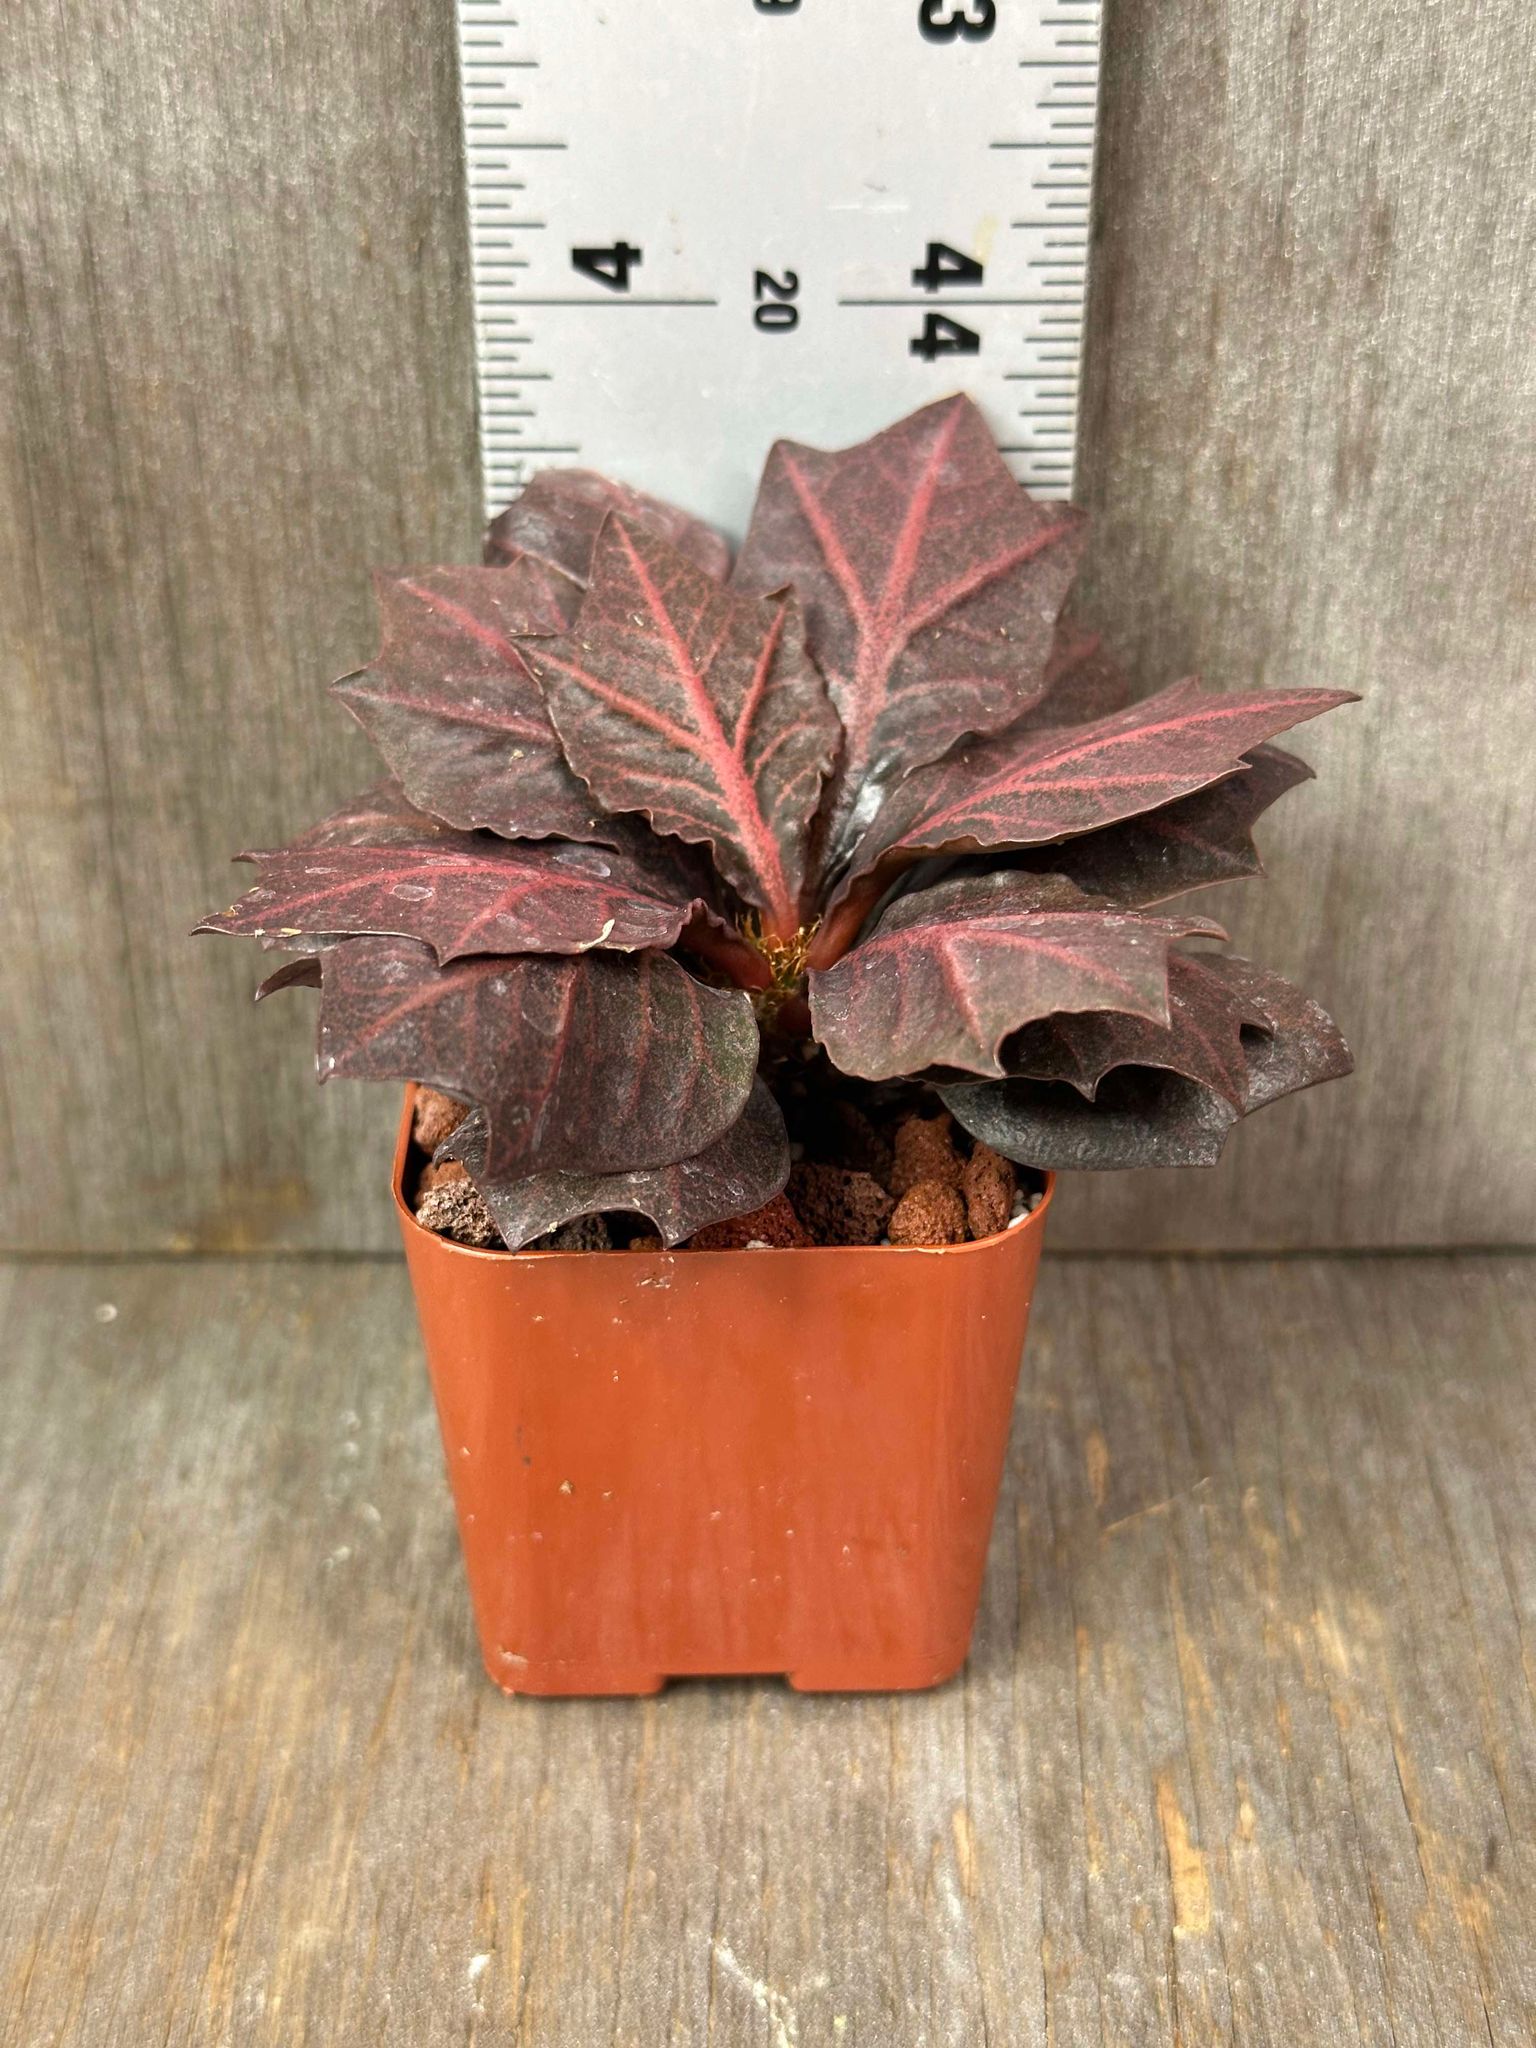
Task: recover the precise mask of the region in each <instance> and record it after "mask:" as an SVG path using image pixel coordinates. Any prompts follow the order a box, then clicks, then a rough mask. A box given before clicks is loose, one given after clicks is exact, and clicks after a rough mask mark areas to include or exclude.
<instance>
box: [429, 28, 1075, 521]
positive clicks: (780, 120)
mask: <svg viewBox="0 0 1536 2048" xmlns="http://www.w3.org/2000/svg"><path fill="white" fill-rule="evenodd" d="M885 10H886V0H844V6H843V7H842V8H837V9H834V10H832V12H831V13H830V15H829V16H828V17H827V18H826V20H825V22H824V24H823V27H824V30H825V32H824V34H823V35H822V36H821V38H820V39H819V41H818V43H817V45H816V46H815V47H814V48H811V47H808V46H807V45H806V43H805V42H804V40H803V38H798V37H796V36H795V35H794V33H793V32H792V30H791V29H790V28H789V26H788V24H786V23H785V22H783V21H779V20H775V19H774V16H773V12H771V11H768V10H761V9H759V10H754V9H751V8H749V7H748V6H747V5H746V0H734V4H733V5H732V6H731V7H726V6H724V5H723V4H722V6H721V7H720V8H719V10H718V12H713V11H711V13H710V19H709V23H708V25H707V26H705V27H701V28H699V29H698V31H697V33H696V34H695V36H694V37H693V38H692V39H691V46H690V66H689V70H688V73H687V76H686V77H683V76H681V75H679V74H678V73H677V72H676V70H675V65H674V64H673V63H672V62H671V60H670V59H669V56H668V52H667V48H666V47H665V45H664V43H658V41H657V39H656V38H655V36H654V35H652V34H651V33H650V32H649V31H648V30H647V29H646V27H645V25H644V23H643V22H641V21H639V20H636V19H634V18H632V13H631V10H628V9H615V8H613V7H611V6H606V5H603V4H601V0H517V12H516V13H515V14H514V13H512V12H510V11H508V8H507V6H506V0H459V6H458V19H459V53H458V54H459V63H460V83H461V94H462V103H463V109H464V116H463V118H464V144H465V159H466V173H467V176H466V183H467V186H468V194H469V196H468V211H469V221H470V235H471V279H472V283H473V289H474V295H475V335H476V355H477V368H478V388H479V393H480V420H479V428H478V443H479V448H480V457H481V465H482V471H483V476H484V481H485V488H486V493H487V505H488V509H489V510H496V509H499V507H500V505H501V504H502V503H504V502H505V499H506V497H507V496H508V495H509V494H510V493H511V492H513V491H515V490H516V489H518V488H519V487H520V486H521V484H522V483H523V482H524V481H525V480H526V478H527V477H528V476H529V475H530V474H531V473H532V472H533V471H534V470H535V469H536V468H537V467H538V466H539V464H540V463H541V462H543V461H545V460H551V461H556V462H558V461H562V460H575V459H577V458H580V457H582V456H583V453H584V451H586V450H588V449H590V450H591V451H592V456H591V459H595V460H596V461H597V462H598V463H599V464H600V466H601V467H603V468H605V469H609V470H611V471H612V473H613V474H615V475H617V476H620V477H622V478H624V479H625V480H626V481H629V482H632V483H635V484H639V485H641V486H642V487H644V488H648V489H652V490H655V491H657V492H659V493H660V494H661V495H663V496H672V497H675V498H676V499H677V500H678V501H679V502H680V503H683V504H686V505H688V506H689V507H690V509H693V510H695V511H698V512H701V513H703V514H704V515H705V516H706V517H713V518H714V519H716V520H717V521H718V522H719V523H721V524H723V525H725V526H727V527H728V528H734V529H736V530H739V529H740V526H741V525H742V524H743V523H744V515H745V510H746V505H745V498H744V493H745V492H746V489H747V480H748V479H749V477H750V475H751V473H752V472H753V471H754V470H755V468H756V466H757V464H758V462H759V461H760V460H761V457H762V455H763V454H765V453H766V448H767V444H768V441H769V440H770V439H772V438H774V437H775V436H777V435H779V434H787V435H789V436H791V437H793V438H795V439H799V440H806V441H810V442H812V443H813V444H815V445H818V446H824V447H831V446H841V445H846V444H847V443H848V442H849V441H852V440H856V439H858V438H859V437H860V436H861V435H863V434H865V433H869V432H872V431H874V430H875V429H876V428H877V427H879V426H880V425H882V424H884V423H885V422H887V421H889V420H890V419H893V418H895V417H898V416H899V415H900V414H901V413H902V412H904V411H907V410H910V409H911V408H912V407H913V406H915V405H919V404H921V403H923V402H924V400H925V399H926V398H929V397H936V396H938V395H939V394H940V393H941V392H942V391H943V390H945V389H949V388H952V387H953V385H954V384H955V383H957V382H958V383H959V384H960V385H961V387H962V388H964V389H966V390H968V391H970V392H971V393H972V395H973V396H975V397H976V398H977V399H978V400H979V401H980V402H981V403H982V404H983V406H984V407H987V408H989V410H990V414H991V417H992V419H993V421H994V423H995V424H996V425H997V426H999V427H1000V428H1001V429H1002V434H1001V436H1000V441H1001V446H1002V450H1003V453H1004V456H1005V459H1006V460H1007V461H1008V463H1009V466H1010V468H1011V469H1012V472H1013V474H1014V475H1015V476H1017V477H1018V478H1019V480H1020V482H1021V483H1022V484H1024V485H1025V486H1026V487H1027V488H1033V489H1037V490H1040V491H1042V492H1045V493H1046V494H1048V495H1052V496H1055V495H1060V494H1062V493H1064V492H1066V491H1068V490H1069V489H1070V484H1071V476H1072V463H1073V443H1074V434H1075V424H1076V417H1075V416H1076V399H1077V392H1078V375H1077V370H1078V361H1079V337H1080V334H1081V329H1082V302H1083V290H1084V284H1085V277H1086V263H1087V254H1088V247H1089V234H1088V229H1089V226H1090V200H1091V173H1092V163H1093V129H1094V111H1095V107H1096V102H1097V93H1098V84H1099V72H1100V64H1099V52H1098V23H1099V18H1100V16H1099V0H1010V6H1009V9H1008V10H1007V12H1008V14H1009V16H1010V20H1009V22H1008V23H1007V25H1006V26H1005V31H1004V34H1003V35H1000V36H997V37H996V38H994V39H993V44H992V46H991V47H990V48H989V47H987V46H986V45H985V44H982V45H978V46H977V47H975V48H973V49H971V50H968V51H967V52H966V61H965V62H964V63H955V62H953V61H951V62H949V63H948V64H945V63H943V62H942V61H941V59H940V58H939V57H938V56H937V55H935V54H934V53H933V52H931V51H928V50H926V48H925V47H924V46H923V45H922V43H921V42H920V39H919V38H918V36H917V33H916V24H915V21H914V22H908V23H907V32H908V40H907V43H906V44H903V43H902V42H901V39H900V34H899V32H898V30H897V27H896V23H895V21H894V19H892V20H891V23H890V27H889V31H887V29H886V27H885V25H884V24H885V19H886V14H885ZM787 11H788V10H785V12H787ZM909 11H910V12H911V13H912V14H914V15H915V12H916V10H915V8H912V9H910V10H909ZM643 12H644V10H635V11H634V13H635V14H640V13H643ZM1002 12H1003V10H999V14H1000V15H1001V14H1002ZM877 16H878V17H879V18H880V33H879V35H878V36H877V37H876V39H875V43H874V44H873V45H871V43H870V40H869V38H870V33H871V31H872V30H873V29H874V27H875V26H876V17H877ZM530 45H531V46H532V47H530ZM871 49H873V50H874V56H873V61H872V64H866V62H865V56H866V54H867V53H868V52H869V51H870V50H871ZM674 54H675V53H674ZM1021 74H1022V76H1021ZM743 79H746V80H749V81H750V83H751V87H752V90H751V92H750V93H749V94H747V95H746V96H745V98H743V97H742V95H741V94H740V91H739V88H740V85H741V82H742V80H743ZM850 80H856V82H855V83H854V84H852V86H851V87H850ZM663 90H664V91H665V92H666V93H668V94H670V95H671V99H672V102H673V103H674V104H675V111H676V113H677V115H678V119H677V120H676V121H675V122H673V123H671V124H669V128H668V131H667V136H666V138H665V139H661V138H658V137H657V136H656V133H655V128H654V123H653V121H652V119H651V110H652V109H654V107H655V105H656V104H657V94H658V92H660V91H663ZM733 94H734V95H735V97H732V95H733ZM723 104H729V105H732V106H736V107H738V108H741V109H742V110H743V111H742V113H741V125H742V130H743V132H742V133H741V135H740V136H739V138H738V140H737V143H736V145H735V146H733V149H732V151H731V152H729V153H727V156H726V157H725V158H724V159H722V158H721V157H720V155H719V154H718V152H716V151H714V150H713V149H712V148H710V147H708V146H707V137H708V135H709V134H710V133H711V132H712V130H711V123H710V118H709V117H710V115H711V114H712V112H714V111H715V110H717V109H718V108H719V106H721V105H723ZM903 106H907V107H909V108H910V109H911V111H912V112H913V113H914V115H917V114H919V113H920V114H921V115H922V116H923V118H922V120H921V121H919V122H918V123H917V127H916V128H915V129H913V130H909V131H908V140H907V142H906V143H905V144H902V145H900V146H898V144H897V141H896V139H895V138H896V137H897V136H898V135H899V134H900V133H901V132H902V131H901V130H900V128H899V126H898V123H897V121H896V120H895V118H893V117H895V116H899V115H900V113H901V111H902V109H903ZM801 130H804V132H805V133H807V134H810V133H813V132H814V133H815V134H817V135H820V136H822V137H828V136H831V137H833V138H835V139H834V140H833V141H831V142H830V143H829V144H828V145H827V146H826V147H824V148H817V149H807V150H805V151H803V152H794V151H793V150H789V151H786V142H788V143H790V144H792V143H793V141H794V138H795V136H796V134H797V133H799V132H801ZM914 136H915V137H916V139H915V140H914V139H913V137H914ZM994 152H997V154H994ZM1002 153H1007V154H1002ZM1010 156H1012V158H1013V163H1012V165H1011V166H1010V164H1009V157H1010ZM769 165H772V166H773V167H774V172H773V176H772V177H769V176H767V175H766V170H767V167H768V166H769ZM1018 171H1022V173H1023V176H1022V178H1020V177H1019V176H1018V175H1017V172H1018ZM845 193H848V194H852V195H856V196H857V203H855V204H849V203H846V201H845V200H844V197H843V195H844V194H845ZM1010 201H1011V204H1010ZM989 214H990V215H991V216H992V217H993V218H994V219H995V218H996V217H997V216H998V215H999V214H1001V215H1002V216H1003V217H1004V219H1005V220H1007V224H1008V226H1009V229H1010V231H1011V232H1010V234H1009V236H1007V237H1004V238H999V239H998V240H997V241H995V242H994V243H993V245H992V246H991V248H990V249H989V250H988V251H987V253H986V254H985V256H984V257H983V255H982V252H981V250H980V249H979V248H974V247H973V246H972V245H971V243H970V242H969V240H968V235H969V233H970V230H969V229H968V228H964V227H961V226H959V223H961V222H974V221H976V220H979V219H983V218H985V217H987V216H988V215H989ZM1020 235H1022V236H1023V237H1024V238H1025V239H1024V241H1023V243H1022V245H1021V244H1020V242H1019V240H1018V239H1017V238H1018V236H1020ZM594 248H595V249H596V253H597V254H598V255H600V256H604V252H605V251H607V250H609V249H610V248H611V250H612V251H613V252H615V254H614V256H604V267H605V269H608V268H610V267H612V268H613V272H614V279H615V284H616V285H617V283H618V281H619V279H620V278H624V279H627V280H631V281H633V282H635V283H637V284H638V283H643V284H644V285H645V286H646V287H648V289H646V290H644V291H639V290H634V291H631V290H626V289H615V290H613V291H611V292H609V291H603V290H599V291H594V292H590V293H589V292H587V291H586V290H585V289H583V290H582V291H581V292H580V293H578V292H575V291H572V290H571V289H570V285H571V283H572V281H573V275H574V274H573V272H572V270H571V268H570V264H569V257H570V253H571V251H572V250H574V249H587V250H593V249H594ZM626 248H627V249H628V251H629V254H628V255H627V256H626V255H624V254H623V253H622V252H623V251H624V250H625V249H626ZM935 248H938V249H940V250H941V251H952V252H953V254H954V256H955V257H956V258H963V260H964V261H965V262H968V263H971V262H974V263H977V264H984V267H985V278H984V280H983V279H982V278H981V277H978V278H977V279H976V283H975V285H974V286H971V285H955V284H954V283H953V281H952V279H951V278H950V277H948V276H946V274H945V273H946V268H947V267H948V266H949V265H950V262H951V257H950V255H948V254H944V255H941V256H935V255H934V253H933V252H934V250H935ZM925 251H926V265H925ZM642 261H643V263H644V266H645V267H644V269H642V270H639V271H638V276H635V275H634V271H635V266H637V265H638V264H639V263H640V262H642ZM920 265H925V268H926V271H927V273H928V274H929V275H930V276H932V277H933V278H934V279H935V280H936V282H937V284H938V289H937V290H932V291H927V292H920V291H918V290H916V289H913V288H911V287H910V285H909V280H910V278H911V276H912V274H913V272H914V270H915V269H917V268H918V266H920ZM583 267H586V266H584V265H578V266H577V268H578V269H581V268H583ZM791 274H793V276H794V278H795V283H794V286H793V288H789V287H788V286H787V283H786V280H787V279H788V278H789V277H790V275H791ZM763 276H767V277H769V278H770V279H772V280H774V282H775V296H774V297H773V299H772V306H773V308H774V318H773V319H771V320H766V321H764V320H756V319H754V313H755V312H760V311H761V310H762V309H763V307H764V306H765V305H766V304H768V303H769V301H768V299H767V298H766V297H765V291H764V287H763V285H762V283H761V278H762V277H763ZM588 281H589V280H588V279H585V278H583V279H582V284H583V287H585V285H586V284H587V282H588ZM606 281H607V279H606V278H605V279H604V282H606ZM598 306H601V307H603V308H605V309H608V308H612V307H615V306H627V307H629V308H630V309H631V310H633V311H644V312H646V313H647V314H648V315H649V319H648V320H647V321H644V322H641V323H638V324H635V323H631V324H630V325H629V326H627V327H626V326H625V324H624V323H623V322H622V321H621V322H619V323H618V324H617V326H615V324H614V323H613V322H611V321H587V320H586V318H585V312H584V309H585V308H588V307H598ZM546 308H547V309H548V310H550V311H552V312H559V313H560V314H561V315H562V320H561V322H560V323H559V324H557V325H556V326H553V327H551V326H547V325H542V326H540V331H539V333H537V334H536V333H535V332H534V331H533V327H532V326H531V325H530V323H529V321H528V315H529V314H530V313H533V312H539V313H542V311H543V310H544V309H546ZM780 308H786V309H789V310H790V311H791V312H792V313H793V315H794V317H793V318H791V319H789V320H787V321H786V320H784V319H782V318H779V317H778V309H780ZM844 310H847V311H860V310H869V311H882V312H891V313H895V312H897V311H900V312H902V313H903V314H904V316H905V317H904V319H903V320H902V321H891V322H884V321H881V322H865V323H859V322H843V321H841V320H840V319H839V318H838V317H837V316H838V315H839V314H840V313H841V312H842V311H844ZM684 312H687V313H688V314H689V315H690V319H689V321H688V323H687V325H686V327H677V328H669V327H668V325H667V322H668V320H669V318H670V317H671V316H672V315H673V314H674V313H675V314H677V315H678V316H679V317H681V315H682V314H683V313H684ZM534 324H535V325H538V324H539V323H534ZM951 358H953V361H951ZM1019 385H1022V386H1023V389H1022V390H1019V389H1016V388H1013V387H1016V386H1019ZM535 434H542V435H543V437H544V438H543V439H541V440H534V439H533V438H532V436H533V435H535ZM1009 435H1011V438H1005V437H1006V436H1009ZM525 437H526V438H525Z"/></svg>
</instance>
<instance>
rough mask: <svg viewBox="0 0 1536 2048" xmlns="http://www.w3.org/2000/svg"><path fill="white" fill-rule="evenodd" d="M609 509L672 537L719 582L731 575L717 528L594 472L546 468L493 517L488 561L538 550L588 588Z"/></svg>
mask: <svg viewBox="0 0 1536 2048" xmlns="http://www.w3.org/2000/svg"><path fill="white" fill-rule="evenodd" d="M610 512H617V513H618V514H619V516H620V518H622V519H624V520H625V521H626V522H627V523H628V524H629V525H630V526H632V527H634V528H636V529H637V530H639V531H643V532H645V533H653V534H655V535H656V536H657V537H658V538H659V539H661V540H664V541H667V542H669V543H670V544H671V545H672V546H673V547H675V548H676V549H677V550H678V551H679V553H681V554H684V555H686V556H687V557H688V559H689V561H690V562H692V563H694V565H695V566H696V567H698V568H700V569H702V570H703V571H704V573H705V574H706V575H707V576H713V577H714V578H715V579H716V581H719V580H721V579H723V578H724V577H725V576H727V575H729V573H730V568H731V551H730V549H729V548H728V547H727V546H726V544H725V542H724V541H723V540H722V539H721V538H720V536H719V534H718V533H716V532H715V530H714V529H713V527H709V526H706V525H705V524H704V522H703V520H702V519H694V518H692V517H691V516H690V515H689V514H688V513H687V512H680V511H679V510H678V508H677V507H676V506H675V505H668V504H665V503H664V502H663V501H662V500H661V499H660V498H652V497H650V496H648V495H647V494H646V492H644V491H636V490H631V488H630V487H629V485H628V484H618V483H615V482H614V481H613V479H612V478H611V477H606V476H599V475H598V474H597V472H596V471H595V470H591V469H541V470H540V471H539V473H538V475H537V476H535V477H534V478H533V479H532V481H531V482H530V483H528V484H527V485H526V486H525V487H524V489H523V490H522V492H521V494H520V495H519V496H518V497H517V498H515V499H514V500H513V502H512V503H511V504H510V505H509V506H508V507H507V509H506V511H505V512H502V513H500V514H499V515H498V516H497V517H496V518H495V519H493V520H492V521H491V526H490V531H489V532H488V533H487V534H486V538H485V559H486V561H487V562H488V563H490V564H491V565H492V566H493V567H505V566H507V565H508V564H511V563H514V562H516V561H517V559H518V557H519V556H520V555H531V556H532V557H533V559H534V560H535V561H536V562H542V563H543V564H544V566H545V567H546V568H548V569H553V570H555V571H556V572H557V573H558V574H560V575H562V576H567V577H569V578H570V579H571V580H572V581H573V582H575V583H578V584H580V585H581V586H582V587H583V588H585V585H586V582H587V577H588V574H589V573H590V570H591V567H592V550H593V547H594V546H595V545H596V542H597V536H598V532H599V529H600V528H601V526H602V523H603V521H604V519H605V518H606V517H607V516H608V514H609V513H610Z"/></svg>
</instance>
